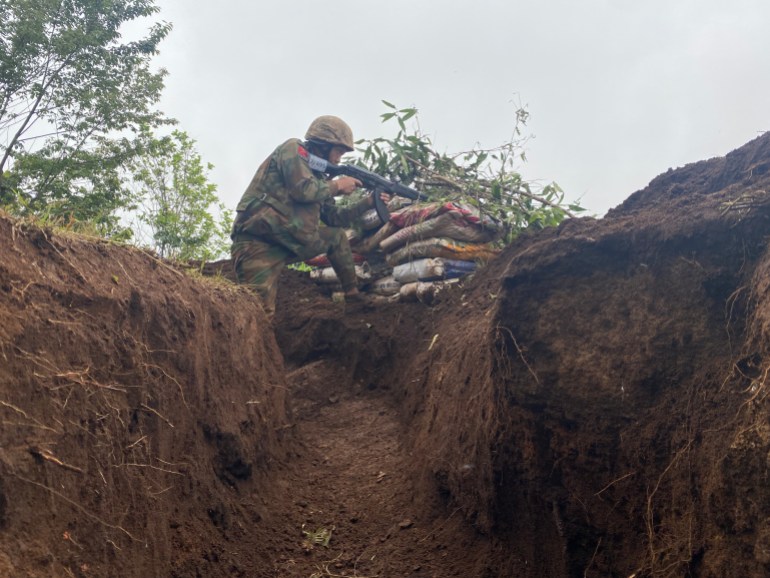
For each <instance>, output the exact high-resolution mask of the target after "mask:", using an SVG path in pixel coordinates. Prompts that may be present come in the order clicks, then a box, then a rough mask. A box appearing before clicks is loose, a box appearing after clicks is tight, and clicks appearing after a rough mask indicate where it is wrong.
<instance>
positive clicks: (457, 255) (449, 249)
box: [385, 238, 499, 267]
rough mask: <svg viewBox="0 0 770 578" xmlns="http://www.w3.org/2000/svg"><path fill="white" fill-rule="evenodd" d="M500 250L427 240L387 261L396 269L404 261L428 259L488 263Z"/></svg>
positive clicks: (479, 245) (485, 245) (411, 246)
mask: <svg viewBox="0 0 770 578" xmlns="http://www.w3.org/2000/svg"><path fill="white" fill-rule="evenodd" d="M498 253H499V250H497V249H495V248H494V246H492V245H491V244H488V243H487V244H479V243H466V242H464V241H455V240H454V239H444V238H435V239H425V240H424V241H417V242H415V243H411V244H409V245H407V246H406V247H402V248H401V249H398V250H397V251H395V252H393V253H390V254H388V255H386V257H385V261H386V262H387V264H388V265H390V266H391V267H395V266H396V265H398V264H399V263H403V262H404V261H411V260H414V259H424V258H426V257H441V258H444V259H456V260H460V261H482V262H486V261H489V260H490V259H492V258H494V257H496V256H497V254H498Z"/></svg>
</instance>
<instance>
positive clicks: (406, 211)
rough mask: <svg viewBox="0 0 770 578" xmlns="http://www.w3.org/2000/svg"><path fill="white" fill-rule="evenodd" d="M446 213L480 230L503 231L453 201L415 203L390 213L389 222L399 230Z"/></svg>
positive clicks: (472, 210)
mask: <svg viewBox="0 0 770 578" xmlns="http://www.w3.org/2000/svg"><path fill="white" fill-rule="evenodd" d="M447 212H453V213H456V215H457V216H461V217H462V218H464V219H465V220H466V221H468V222H469V223H471V224H474V225H478V226H479V227H481V228H485V229H487V228H488V229H491V230H494V231H502V230H503V227H502V224H501V223H500V221H498V220H497V219H494V218H492V217H490V216H489V215H486V214H483V213H481V212H480V211H479V210H478V209H475V208H473V207H471V206H470V205H466V204H464V203H458V202H455V201H449V202H446V203H440V202H434V203H415V204H413V205H410V206H408V207H405V208H403V209H400V210H398V211H394V212H391V214H390V222H391V223H393V224H395V225H397V226H398V227H400V228H404V227H410V226H412V225H416V224H417V223H421V222H423V221H427V220H429V219H433V218H435V217H438V216H439V215H441V214H443V213H447Z"/></svg>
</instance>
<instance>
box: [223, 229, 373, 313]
mask: <svg viewBox="0 0 770 578" xmlns="http://www.w3.org/2000/svg"><path fill="white" fill-rule="evenodd" d="M314 237H315V238H314V239H313V240H312V242H310V243H306V244H303V245H298V244H297V241H296V239H293V238H287V239H281V238H280V237H278V238H253V237H249V236H248V235H236V236H235V238H234V240H233V245H232V248H231V249H230V254H231V255H232V259H233V268H234V269H235V275H236V277H237V279H238V282H239V283H242V284H244V285H248V286H249V287H251V288H252V289H253V290H254V291H256V293H257V294H258V295H259V296H260V297H261V298H262V302H263V306H264V309H265V312H266V313H267V314H268V315H269V316H272V315H273V313H275V301H276V296H277V293H278V278H279V277H280V275H281V271H283V268H284V267H285V266H286V265H289V264H291V263H298V262H300V261H304V260H305V259H312V258H313V257H316V256H317V255H320V254H322V253H326V256H327V257H328V258H329V262H330V263H331V265H332V267H333V268H334V271H335V273H337V278H338V279H339V280H340V283H341V284H342V289H343V291H349V290H350V289H353V288H354V287H356V285H357V283H358V281H357V279H356V271H355V266H354V264H353V254H352V253H351V251H350V243H349V242H348V238H347V236H345V231H344V230H342V229H340V228H337V227H320V228H319V229H318V235H317V236H314ZM287 245H288V246H287ZM289 247H291V248H289Z"/></svg>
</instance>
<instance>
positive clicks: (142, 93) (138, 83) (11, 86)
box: [0, 0, 170, 225]
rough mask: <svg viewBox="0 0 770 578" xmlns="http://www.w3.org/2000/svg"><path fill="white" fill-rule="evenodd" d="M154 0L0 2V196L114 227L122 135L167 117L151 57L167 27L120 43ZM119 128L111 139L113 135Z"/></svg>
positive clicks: (131, 149)
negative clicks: (125, 29) (157, 107)
mask: <svg viewBox="0 0 770 578" xmlns="http://www.w3.org/2000/svg"><path fill="white" fill-rule="evenodd" d="M157 11H158V8H157V7H156V6H155V4H154V1H153V0H0V203H2V204H4V205H11V206H12V207H15V208H16V209H17V210H19V211H20V212H35V211H40V210H43V209H45V208H47V209H48V210H51V209H52V208H53V210H55V211H61V212H62V213H65V214H68V215H71V216H72V217H74V218H78V219H85V220H94V219H96V220H99V219H101V220H103V222H104V223H105V224H107V225H109V224H114V221H115V219H114V212H115V210H116V209H117V208H118V207H121V206H123V205H125V203H126V202H127V200H128V199H127V196H126V190H125V189H124V188H123V187H122V186H121V184H122V183H121V179H120V176H119V175H120V167H121V166H123V165H125V163H126V162H127V161H128V160H129V159H130V158H131V157H132V156H133V155H134V154H135V152H136V149H135V142H134V141H133V139H131V138H129V137H128V136H126V135H127V134H128V133H130V132H131V131H135V130H136V128H137V127H138V126H139V125H145V126H158V125H159V124H161V123H163V122H166V121H164V119H163V117H162V115H161V114H160V113H159V112H157V111H155V110H154V108H153V107H154V105H155V104H156V103H157V101H158V99H159V97H160V93H161V90H162V88H163V77H164V76H165V71H163V70H161V71H159V72H152V71H151V70H150V67H149V65H150V60H151V58H152V56H153V55H155V54H156V53H157V47H158V44H159V43H160V41H161V40H162V39H163V38H165V36H166V35H167V34H168V32H169V31H170V25H169V24H166V23H158V24H154V25H152V26H151V27H150V30H149V32H148V34H147V35H146V36H145V37H144V38H142V39H140V40H136V41H131V42H121V28H122V27H123V25H124V24H126V23H127V22H130V21H133V20H135V19H137V18H142V17H148V16H151V15H153V14H154V13H156V12H157ZM118 134H121V135H123V136H122V137H121V138H117V137H116V136H115V135H118Z"/></svg>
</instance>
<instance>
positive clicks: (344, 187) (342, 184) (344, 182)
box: [335, 176, 361, 195]
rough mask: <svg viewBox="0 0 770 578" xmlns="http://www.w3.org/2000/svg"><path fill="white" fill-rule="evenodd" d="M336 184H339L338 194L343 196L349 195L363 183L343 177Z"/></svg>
mask: <svg viewBox="0 0 770 578" xmlns="http://www.w3.org/2000/svg"><path fill="white" fill-rule="evenodd" d="M335 182H336V183H337V192H338V193H339V194H341V195H349V194H351V193H352V192H353V191H355V190H356V189H357V188H358V187H360V186H361V181H359V180H358V179H354V178H353V177H348V176H342V177H340V178H338V179H337V180H336V181H335Z"/></svg>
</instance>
